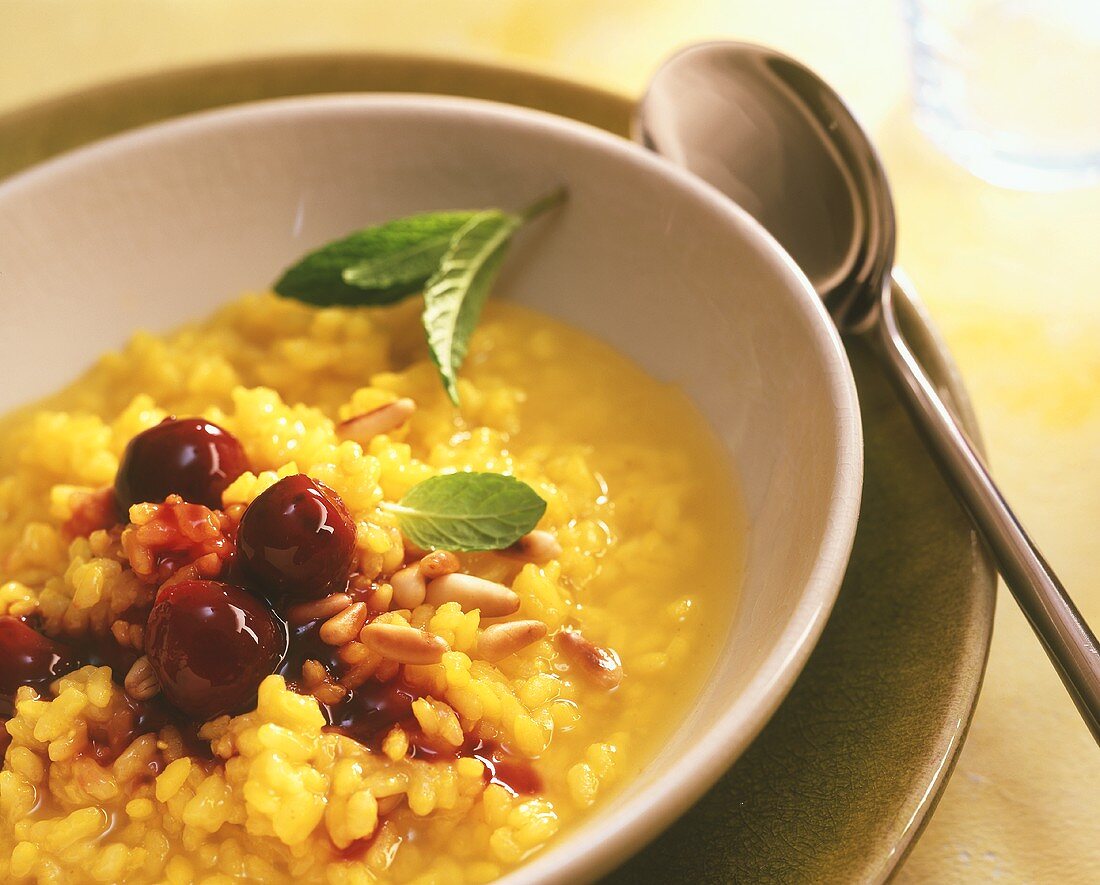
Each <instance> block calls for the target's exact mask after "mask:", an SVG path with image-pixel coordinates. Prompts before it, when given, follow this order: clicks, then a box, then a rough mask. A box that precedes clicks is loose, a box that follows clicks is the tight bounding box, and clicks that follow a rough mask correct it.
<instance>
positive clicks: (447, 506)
mask: <svg viewBox="0 0 1100 885" xmlns="http://www.w3.org/2000/svg"><path fill="white" fill-rule="evenodd" d="M383 507H385V508H386V509H387V510H389V511H391V512H392V513H395V514H396V515H397V519H398V523H399V525H400V528H401V533H402V534H403V535H404V536H405V537H406V538H408V539H409V540H410V541H412V542H413V543H414V544H416V545H417V546H418V547H422V548H424V549H425V550H433V549H446V550H455V551H474V550H501V549H503V548H505V547H508V546H510V545H512V544H514V543H515V542H516V541H518V540H519V539H520V538H522V537H523V536H524V535H526V534H527V533H528V532H529V531H531V530H532V529H533V528H534V527H535V526H536V525H537V524H538V521H539V519H541V518H542V514H543V513H545V512H546V502H545V501H544V500H543V499H542V498H540V497H539V496H538V495H537V494H536V493H535V490H534V489H532V488H531V487H530V486H529V485H527V483H525V482H522V481H521V480H518V479H516V478H515V477H514V476H504V475H502V474H499V473H446V474H442V475H440V476H433V477H432V478H431V479H426V480H424V482H422V483H418V484H417V485H415V486H413V487H412V488H411V489H409V491H408V492H407V493H406V494H405V497H404V498H402V499H401V500H400V502H398V503H397V504H383Z"/></svg>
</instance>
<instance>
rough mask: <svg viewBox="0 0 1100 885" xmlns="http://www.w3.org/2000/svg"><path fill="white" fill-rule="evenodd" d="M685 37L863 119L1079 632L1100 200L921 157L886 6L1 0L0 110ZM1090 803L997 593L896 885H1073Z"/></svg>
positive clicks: (1082, 755)
mask: <svg viewBox="0 0 1100 885" xmlns="http://www.w3.org/2000/svg"><path fill="white" fill-rule="evenodd" d="M707 38H736V39H748V40H756V41H760V42H764V43H768V44H771V45H773V46H776V47H778V48H780V49H783V50H784V51H787V52H789V53H792V54H794V55H797V56H798V57H800V58H801V59H803V60H804V61H806V62H807V63H809V64H810V65H811V66H813V67H815V68H816V69H817V70H819V71H820V72H821V73H822V74H823V75H824V76H825V77H826V78H827V79H829V80H830V81H831V82H832V83H833V85H834V86H835V87H837V89H838V90H839V91H840V92H841V93H842V94H843V95H845V96H846V97H847V98H848V100H849V101H850V102H851V104H852V105H853V106H854V107H855V109H856V110H857V112H858V113H859V114H860V115H861V117H862V118H863V120H864V121H865V123H867V124H868V126H869V127H870V128H871V129H872V131H873V132H874V134H875V137H876V139H877V141H878V143H879V145H880V146H881V148H882V151H883V154H884V158H885V161H886V165H887V167H888V171H889V173H890V175H891V179H892V181H893V184H894V187H895V191H896V195H895V196H896V202H897V205H898V211H899V215H900V225H901V243H900V261H901V263H902V265H903V266H904V267H905V269H906V270H907V271H908V273H909V274H910V276H911V277H912V278H913V279H914V280H915V282H916V284H917V288H918V290H919V291H920V293H921V294H922V296H923V298H924V300H925V301H926V302H927V304H928V306H929V308H930V310H931V312H932V314H933V316H934V318H935V320H936V322H937V323H938V324H939V326H940V328H941V330H942V331H943V332H944V334H945V336H946V338H947V340H948V343H949V345H950V346H951V348H952V350H953V352H954V354H955V356H956V358H957V359H958V361H959V363H960V365H961V367H962V371H963V374H964V376H965V377H966V380H967V382H968V384H969V387H970V390H971V393H972V395H973V396H974V399H975V401H976V407H977V412H978V415H979V418H980V420H981V424H982V428H983V431H984V433H985V436H986V440H987V445H988V448H989V451H990V457H991V461H992V465H993V468H994V472H995V473H996V475H997V477H998V479H999V480H1000V482H1001V484H1002V486H1003V488H1004V490H1005V492H1006V494H1007V496H1008V497H1009V499H1010V500H1011V501H1012V502H1013V503H1014V504H1015V506H1016V507H1017V509H1018V512H1019V514H1020V516H1021V518H1022V519H1023V521H1024V522H1025V523H1026V524H1027V525H1028V526H1029V528H1030V529H1031V530H1032V532H1033V534H1034V536H1035V537H1036V539H1037V541H1038V542H1039V544H1040V545H1041V546H1042V547H1043V549H1044V551H1045V553H1046V554H1047V556H1048V558H1049V560H1050V561H1051V562H1052V563H1053V564H1054V566H1055V568H1056V569H1058V571H1059V573H1060V575H1061V577H1062V578H1063V580H1064V582H1065V584H1066V585H1067V586H1068V587H1070V588H1071V590H1072V592H1073V593H1074V595H1075V598H1076V600H1077V602H1078V604H1079V607H1080V608H1081V610H1082V611H1083V613H1084V614H1085V616H1086V617H1087V618H1089V619H1090V620H1091V621H1092V623H1093V624H1098V623H1100V582H1098V581H1097V578H1096V568H1097V566H1100V543H1098V539H1097V534H1098V528H1100V346H1098V344H1097V342H1098V340H1100V282H1098V280H1097V271H1100V262H1098V256H1100V247H1098V246H1097V237H1098V236H1100V190H1098V189H1095V188H1094V189H1091V190H1079V191H1075V192H1068V193H1062V194H1054V195H1035V194H1020V193H1013V192H1009V191H1004V190H999V189H996V188H994V187H991V186H989V185H985V184H982V183H981V182H979V181H977V180H976V179H973V178H971V177H969V176H968V175H966V174H965V173H964V172H962V171H961V170H959V169H958V168H956V167H954V166H953V165H951V164H950V163H949V162H948V161H946V160H945V159H943V158H942V157H941V156H939V155H938V154H937V153H936V152H935V151H934V150H933V149H932V148H931V147H930V146H929V145H928V144H927V143H926V142H925V141H924V139H923V138H922V137H921V136H920V135H919V134H918V133H917V132H916V131H915V130H914V128H913V126H912V123H911V122H910V120H909V118H908V107H907V90H908V77H907V57H906V45H905V34H904V28H903V24H902V21H901V13H900V5H899V4H897V3H895V2H892V0H829V2H818V0H768V2H763V0H757V2H749V0H679V2H675V0H664V2H657V0H492V2H491V0H0V45H2V50H0V112H3V111H5V110H8V109H11V108H14V107H18V106H20V105H23V104H26V103H28V102H33V101H36V100H38V99H41V98H44V97H47V96H50V95H54V94H58V93H60V92H63V91H67V90H70V89H73V88H76V87H79V86H82V85H86V84H90V83H94V82H98V81H102V80H105V79H112V78H116V77H120V76H125V75H129V74H133V73H140V72H145V71H151V70H158V69H163V68H166V67H173V66H179V65H182V64H188V63H195V62H202V61H210V60H222V59H227V58H239V57H242V56H253V55H266V54H269V53H272V52H294V51H301V52H314V51H318V50H321V51H324V50H333V49H344V50H364V49H382V50H392V51H418V52H441V53H445V54H449V55H456V56H461V57H467V58H475V59H480V60H486V61H496V62H505V63H510V64H515V65H519V66H522V67H527V68H536V69H539V70H542V71H546V72H549V73H556V74H561V75H565V76H568V77H571V78H574V79H581V80H584V81H587V82H590V83H593V84H596V85H600V86H604V87H608V88H612V89H615V90H618V91H621V92H624V93H627V94H631V95H634V94H637V93H639V92H640V91H641V89H642V88H643V86H644V84H645V82H646V79H647V77H648V75H649V73H650V72H651V71H652V69H653V67H654V66H655V65H656V64H657V62H658V61H659V60H660V59H661V58H662V57H663V56H664V55H666V54H667V53H668V52H670V51H671V50H672V49H674V48H676V47H678V46H681V45H683V44H685V43H688V42H691V41H694V40H699V39H707ZM1093 87H1094V84H1086V85H1084V86H1083V87H1082V92H1081V100H1082V101H1093V102H1095V94H1094V90H1093ZM1098 797H1100V752H1098V751H1097V748H1096V746H1095V745H1094V744H1093V742H1092V740H1091V738H1090V737H1089V734H1088V732H1087V730H1086V729H1085V727H1084V726H1083V725H1082V724H1081V723H1080V721H1079V720H1078V718H1077V715H1076V712H1075V711H1074V709H1073V707H1072V705H1071V703H1070V702H1069V700H1068V699H1067V697H1066V695H1065V693H1064V691H1063V690H1062V688H1061V686H1060V684H1059V682H1058V679H1057V677H1056V676H1055V675H1054V672H1053V670H1052V669H1051V667H1050V666H1049V665H1048V664H1047V662H1046V659H1045V657H1044V655H1043V653H1042V651H1041V650H1040V648H1039V646H1038V644H1037V642H1036V641H1035V640H1034V639H1033V638H1032V635H1031V632H1030V630H1029V628H1028V626H1027V624H1026V623H1025V621H1024V619H1023V617H1022V616H1021V615H1020V613H1019V611H1018V610H1017V608H1016V606H1015V604H1014V603H1013V601H1012V599H1011V598H1010V597H1009V596H1008V595H1007V593H1006V592H1005V591H1003V589H1002V598H1001V599H1000V600H999V602H998V612H997V623H996V629H995V633H994V640H993V649H992V655H991V659H990V665H989V672H988V675H987V678H986V684H985V688H984V690H983V693H982V697H981V701H980V702H979V704H978V709H977V714H976V717H975V720H974V724H973V728H972V730H971V733H970V738H969V740H968V742H967V744H966V747H965V749H964V750H963V753H962V757H961V760H960V762H959V765H958V768H957V769H956V771H955V774H954V777H953V779H952V781H951V783H950V785H949V786H948V789H947V791H946V794H945V796H944V798H943V801H942V803H941V805H940V807H939V810H938V811H937V813H936V815H935V817H934V819H933V820H932V822H931V824H930V825H929V827H928V830H927V832H926V833H925V835H924V836H923V838H922V839H921V841H920V843H919V844H918V845H917V847H916V849H915V850H914V852H913V854H912V856H911V858H910V860H909V861H908V863H907V864H906V866H905V867H904V868H903V870H902V871H901V873H900V876H899V881H901V882H906V883H908V882H985V881H988V880H990V879H991V878H997V877H999V878H1002V879H1004V880H1007V881H1028V882H1038V881H1043V882H1055V881H1057V882H1070V881H1073V882H1077V881H1079V882H1086V881H1096V876H1097V872H1096V871H1097V870H1098V869H1100V814H1098V811H1100V798H1098Z"/></svg>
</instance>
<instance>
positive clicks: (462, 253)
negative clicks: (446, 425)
mask: <svg viewBox="0 0 1100 885" xmlns="http://www.w3.org/2000/svg"><path fill="white" fill-rule="evenodd" d="M522 223H523V219H522V218H520V217H519V216H518V215H510V214H506V213H504V212H500V211H497V210H496V209H490V210H488V211H486V212H480V213H478V214H477V215H475V216H474V217H473V218H471V219H470V220H469V221H468V222H466V224H465V225H464V226H463V227H462V229H461V230H460V231H459V232H458V233H456V234H455V235H454V239H453V240H452V242H451V246H450V248H449V249H448V250H447V253H446V254H445V255H444V256H443V260H442V262H441V263H440V265H439V269H438V270H437V271H436V272H435V274H434V276H432V278H431V279H430V280H428V283H427V285H426V286H425V287H424V315H423V321H424V331H425V332H426V333H427V335H428V349H429V350H430V351H431V354H432V360H433V361H434V362H435V364H436V366H438V367H439V377H440V378H441V379H442V380H443V387H444V389H446V391H447V396H449V397H450V398H451V402H452V403H454V404H455V405H456V406H457V405H458V404H459V403H458V370H459V368H460V367H461V366H462V361H463V360H465V359H466V351H467V348H468V347H469V344H470V335H472V334H473V331H474V327H475V326H476V325H477V321H478V317H480V316H481V309H482V308H483V307H484V306H485V299H486V298H488V297H489V287H490V285H491V284H492V282H493V280H494V279H495V278H496V275H497V271H499V270H500V265H501V263H502V262H503V261H504V255H505V253H506V252H507V251H508V244H509V243H510V242H511V241H512V234H514V233H515V232H516V230H517V229H518V228H519V226H520V225H521V224H522Z"/></svg>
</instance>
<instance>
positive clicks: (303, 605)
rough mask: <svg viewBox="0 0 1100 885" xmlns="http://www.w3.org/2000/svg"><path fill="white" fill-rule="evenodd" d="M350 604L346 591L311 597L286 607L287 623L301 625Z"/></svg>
mask: <svg viewBox="0 0 1100 885" xmlns="http://www.w3.org/2000/svg"><path fill="white" fill-rule="evenodd" d="M349 605H351V597H350V596H348V594H346V593H333V594H331V595H329V596H326V597H324V598H323V599H311V600H310V601H309V602H299V603H298V604H297V605H292V606H291V607H290V608H288V609H287V612H286V619H287V623H289V624H290V626H292V627H301V626H302V625H303V624H308V623H309V622H310V621H316V620H319V619H320V618H331V617H332V616H333V615H335V614H338V613H339V612H342V611H343V610H344V609H346V608H347V607H348V606H349Z"/></svg>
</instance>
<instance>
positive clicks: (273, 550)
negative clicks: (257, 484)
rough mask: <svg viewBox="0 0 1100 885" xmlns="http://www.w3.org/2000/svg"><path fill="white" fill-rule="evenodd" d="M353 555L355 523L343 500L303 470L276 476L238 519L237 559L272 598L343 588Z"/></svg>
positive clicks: (258, 585)
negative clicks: (280, 477)
mask: <svg viewBox="0 0 1100 885" xmlns="http://www.w3.org/2000/svg"><path fill="white" fill-rule="evenodd" d="M354 558H355V523H354V522H352V520H351V516H349V515H348V510H347V508H346V507H345V506H344V502H343V501H341V500H340V496H339V495H337V494H336V492H334V491H333V490H332V489H330V488H329V487H328V486H326V485H325V484H324V483H320V482H317V481H316V480H314V479H310V478H309V477H308V476H306V475H305V474H301V473H299V474H297V475H295V476H288V477H286V478H285V479H281V480H279V481H278V482H277V483H275V485H273V486H272V487H271V488H269V489H268V490H267V491H266V492H264V493H263V494H261V495H260V496H259V497H258V498H257V499H256V500H255V501H253V502H252V503H251V504H249V505H248V509H247V510H246V511H245V512H244V516H242V517H241V525H240V529H239V530H238V532H237V561H238V563H239V564H240V568H241V571H242V574H244V575H245V576H246V578H248V580H249V581H251V582H253V583H254V584H255V586H256V587H257V589H259V590H262V591H263V592H264V593H266V594H267V595H268V596H269V597H270V598H272V599H277V598H281V597H288V598H312V597H317V596H324V595H325V594H327V593H330V592H332V591H333V590H342V589H343V588H344V586H345V585H346V584H347V580H348V575H350V574H351V567H352V561H353V560H354Z"/></svg>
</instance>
